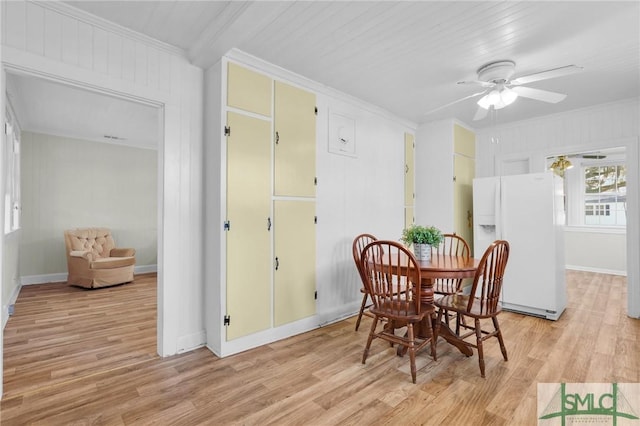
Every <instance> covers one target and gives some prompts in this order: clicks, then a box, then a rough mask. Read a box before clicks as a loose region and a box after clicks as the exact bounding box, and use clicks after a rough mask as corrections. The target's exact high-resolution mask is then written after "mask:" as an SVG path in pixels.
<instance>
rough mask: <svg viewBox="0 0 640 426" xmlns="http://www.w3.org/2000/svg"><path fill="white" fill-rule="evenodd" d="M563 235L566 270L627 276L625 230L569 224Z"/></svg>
mask: <svg viewBox="0 0 640 426" xmlns="http://www.w3.org/2000/svg"><path fill="white" fill-rule="evenodd" d="M564 235H565V237H564V246H565V262H566V267H567V269H575V270H578V271H590V272H599V273H603V274H614V275H627V235H626V233H625V232H624V231H618V232H612V231H610V230H604V231H603V230H598V229H581V228H573V227H568V228H566V229H565V233H564Z"/></svg>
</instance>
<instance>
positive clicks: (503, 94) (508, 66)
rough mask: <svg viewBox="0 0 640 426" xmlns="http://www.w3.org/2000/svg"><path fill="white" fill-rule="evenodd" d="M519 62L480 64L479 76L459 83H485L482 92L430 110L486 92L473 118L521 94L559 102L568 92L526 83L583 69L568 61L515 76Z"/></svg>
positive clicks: (510, 101)
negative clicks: (552, 90) (565, 63)
mask: <svg viewBox="0 0 640 426" xmlns="http://www.w3.org/2000/svg"><path fill="white" fill-rule="evenodd" d="M515 69H516V63H515V62H514V61H510V60H502V61H495V62H490V63H488V64H485V65H483V66H481V67H480V68H478V70H477V74H478V79H477V80H472V81H459V82H458V84H469V85H477V86H481V87H483V90H482V91H481V92H477V93H474V94H472V95H469V96H465V97H464V98H461V99H457V100H455V101H453V102H450V103H448V104H446V105H442V106H441V107H439V108H436V109H434V110H432V111H430V112H429V113H428V114H430V113H432V112H435V111H437V110H440V109H442V108H445V107H448V106H451V105H453V104H456V103H458V102H462V101H464V100H467V99H472V98H475V97H478V96H482V97H481V98H480V99H479V100H478V111H477V112H476V114H475V116H474V117H473V120H474V121H476V120H482V119H483V118H485V117H486V116H487V113H488V112H489V111H490V110H492V109H493V110H498V109H502V108H504V107H506V106H507V105H510V104H512V103H513V102H514V101H515V100H516V99H517V98H518V97H519V96H521V97H523V98H529V99H535V100H537V101H543V102H549V103H553V104H555V103H558V102H560V101H562V100H563V99H564V98H566V97H567V95H565V94H563V93H556V92H550V91H547V90H541V89H534V88H532V87H526V86H523V85H524V84H528V83H533V82H534V81H540V80H548V79H550V78H557V77H562V76H565V75H569V74H573V73H576V72H578V71H581V70H582V67H579V66H576V65H566V66H563V67H559V68H553V69H549V70H546V71H541V72H537V73H533V74H528V75H523V76H520V77H517V78H512V77H513V75H514V74H515Z"/></svg>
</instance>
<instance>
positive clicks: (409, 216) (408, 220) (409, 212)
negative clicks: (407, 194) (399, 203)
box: [404, 206, 415, 228]
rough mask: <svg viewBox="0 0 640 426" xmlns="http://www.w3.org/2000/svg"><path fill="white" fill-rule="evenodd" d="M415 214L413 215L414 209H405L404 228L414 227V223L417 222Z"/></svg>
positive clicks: (409, 207)
mask: <svg viewBox="0 0 640 426" xmlns="http://www.w3.org/2000/svg"><path fill="white" fill-rule="evenodd" d="M414 217H415V216H414V214H413V207H411V206H408V207H405V208H404V227H405V228H408V227H409V226H411V225H413V223H414V222H415V220H414Z"/></svg>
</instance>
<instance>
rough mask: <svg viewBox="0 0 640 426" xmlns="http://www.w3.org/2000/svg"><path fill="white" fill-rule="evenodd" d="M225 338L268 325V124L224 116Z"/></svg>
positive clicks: (243, 334)
mask: <svg viewBox="0 0 640 426" xmlns="http://www.w3.org/2000/svg"><path fill="white" fill-rule="evenodd" d="M227 125H228V126H229V127H230V129H231V134H230V136H228V137H227V194H226V195H227V197H226V199H227V221H228V223H229V229H228V231H227V232H226V237H227V311H226V313H227V315H229V316H230V324H229V326H228V327H227V340H232V339H235V338H237V337H241V336H246V335H248V334H251V333H255V332H257V331H260V330H265V329H268V328H270V327H271V304H270V303H269V302H270V300H271V280H270V277H271V273H272V272H271V271H272V263H271V250H270V248H271V235H270V234H271V232H272V231H271V230H270V229H269V228H270V221H271V218H270V217H269V214H270V208H271V179H270V178H269V176H270V173H271V123H270V122H269V121H265V120H260V119H257V118H252V117H248V116H245V115H241V114H236V113H233V112H229V113H228V114H227Z"/></svg>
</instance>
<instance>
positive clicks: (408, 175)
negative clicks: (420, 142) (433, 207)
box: [404, 133, 415, 206]
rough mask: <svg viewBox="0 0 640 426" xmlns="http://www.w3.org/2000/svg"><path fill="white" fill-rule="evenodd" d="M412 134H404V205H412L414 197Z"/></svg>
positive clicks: (413, 147)
mask: <svg viewBox="0 0 640 426" xmlns="http://www.w3.org/2000/svg"><path fill="white" fill-rule="evenodd" d="M414 140H415V138H414V136H413V135H412V134H409V133H405V134H404V205H405V206H413V204H414V198H415V195H414V194H415V189H414V182H415V166H414V160H413V158H414V151H415V144H414Z"/></svg>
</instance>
